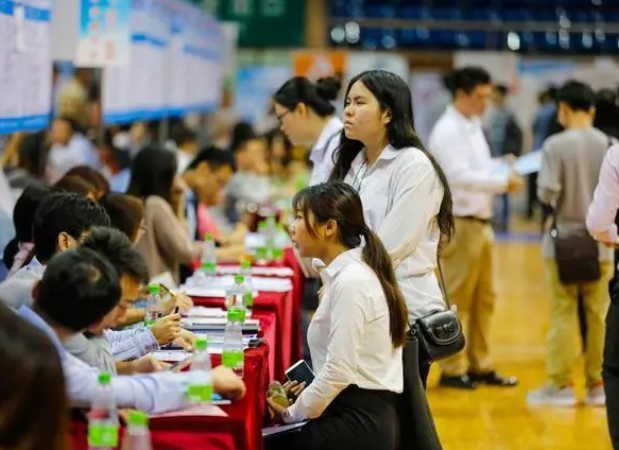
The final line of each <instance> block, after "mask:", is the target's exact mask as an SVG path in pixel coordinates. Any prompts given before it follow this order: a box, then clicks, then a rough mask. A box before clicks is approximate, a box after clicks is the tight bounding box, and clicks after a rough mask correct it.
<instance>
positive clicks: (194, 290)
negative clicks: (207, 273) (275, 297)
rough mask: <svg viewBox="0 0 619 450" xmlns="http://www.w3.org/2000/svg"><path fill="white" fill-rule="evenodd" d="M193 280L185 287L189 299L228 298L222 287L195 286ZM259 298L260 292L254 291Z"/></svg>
mask: <svg viewBox="0 0 619 450" xmlns="http://www.w3.org/2000/svg"><path fill="white" fill-rule="evenodd" d="M190 280H191V278H190V279H189V280H187V284H186V285H185V286H184V287H183V289H182V290H183V292H184V293H185V294H186V295H188V296H189V297H204V298H226V288H224V287H221V286H219V287H218V286H216V285H215V287H211V284H210V283H209V285H207V286H193V284H192V283H191V281H190ZM257 296H258V291H256V290H254V297H257Z"/></svg>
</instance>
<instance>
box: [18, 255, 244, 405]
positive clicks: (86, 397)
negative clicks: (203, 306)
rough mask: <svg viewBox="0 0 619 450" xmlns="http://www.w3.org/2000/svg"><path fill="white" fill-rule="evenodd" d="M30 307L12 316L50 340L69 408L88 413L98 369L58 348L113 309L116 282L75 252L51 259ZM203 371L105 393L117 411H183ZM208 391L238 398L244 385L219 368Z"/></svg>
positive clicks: (102, 262)
mask: <svg viewBox="0 0 619 450" xmlns="http://www.w3.org/2000/svg"><path fill="white" fill-rule="evenodd" d="M32 296H33V298H34V303H33V305H32V307H30V306H27V305H24V306H22V307H21V308H20V309H19V311H18V315H19V316H20V317H21V318H22V319H25V320H26V321H28V322H30V323H31V324H32V325H34V326H36V327H37V328H39V329H40V330H42V331H43V332H45V334H46V335H47V336H48V337H49V338H50V339H51V340H52V342H53V343H54V346H55V347H56V349H57V351H58V352H59V354H60V357H61V360H62V366H63V373H64V377H65V381H66V387H67V393H68V397H69V403H70V406H72V407H89V405H90V404H91V403H92V401H93V399H94V398H95V396H96V393H97V392H98V375H99V369H97V368H94V367H90V366H88V365H87V364H86V363H84V362H82V361H80V360H79V359H78V358H76V357H74V356H73V355H71V354H70V353H68V352H67V351H66V350H65V349H64V347H63V345H62V342H63V341H64V340H66V339H67V338H68V337H69V336H72V335H74V334H75V333H82V332H84V331H85V330H86V329H87V328H88V327H92V326H94V325H95V324H97V323H98V322H100V321H101V320H103V319H104V317H105V316H106V315H107V314H108V313H109V312H110V311H111V310H112V309H113V308H114V307H115V306H116V305H117V304H118V302H119V301H120V297H121V287H120V280H119V279H118V276H117V274H116V271H115V270H114V268H113V267H112V266H111V265H110V263H109V262H108V261H107V260H106V259H105V258H104V257H102V256H100V255H99V254H97V253H95V252H93V251H92V250H90V249H87V248H82V247H77V248H73V249H70V250H67V251H65V252H62V253H59V254H57V255H55V256H54V257H53V258H52V259H51V260H50V261H49V263H48V267H47V270H46V271H45V273H44V275H43V278H42V280H41V281H38V282H37V283H36V284H35V286H34V289H33V292H32ZM207 380H208V378H207V374H206V373H205V372H203V371H191V372H186V373H173V372H169V371H164V372H157V373H153V374H139V375H129V376H123V375H120V376H117V377H114V378H113V379H112V382H111V390H112V391H113V393H114V396H115V398H116V401H117V404H118V407H119V408H137V409H140V410H142V411H145V412H147V413H149V414H153V413H162V412H166V411H172V410H177V409H182V408H185V407H187V406H188V402H187V388H188V386H190V385H193V384H202V383H205V382H207ZM211 382H212V385H213V390H214V391H215V392H217V393H219V394H220V395H222V396H224V397H229V398H239V397H242V396H243V395H244V394H245V385H244V383H243V381H242V380H241V379H240V378H238V377H237V376H236V375H234V373H233V372H232V371H230V370H229V369H227V368H224V367H222V366H219V367H216V368H214V369H213V370H212V371H211Z"/></svg>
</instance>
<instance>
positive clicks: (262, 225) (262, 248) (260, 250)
mask: <svg viewBox="0 0 619 450" xmlns="http://www.w3.org/2000/svg"><path fill="white" fill-rule="evenodd" d="M258 234H259V235H260V241H261V242H260V245H259V246H258V247H256V259H257V262H258V264H266V263H267V262H268V257H267V256H268V255H267V253H268V246H267V242H268V237H267V223H266V221H264V220H263V221H261V222H259V223H258Z"/></svg>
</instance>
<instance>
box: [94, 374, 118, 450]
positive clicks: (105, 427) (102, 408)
mask: <svg viewBox="0 0 619 450" xmlns="http://www.w3.org/2000/svg"><path fill="white" fill-rule="evenodd" d="M98 381H99V386H98V387H97V390H96V392H95V395H94V397H93V400H92V404H91V406H90V414H89V416H88V448H89V449H91V450H95V449H96V450H112V449H115V448H116V447H117V446H118V428H119V423H118V410H117V408H116V399H115V397H114V392H113V391H112V386H111V383H112V375H111V374H110V373H109V372H102V373H100V374H99V378H98Z"/></svg>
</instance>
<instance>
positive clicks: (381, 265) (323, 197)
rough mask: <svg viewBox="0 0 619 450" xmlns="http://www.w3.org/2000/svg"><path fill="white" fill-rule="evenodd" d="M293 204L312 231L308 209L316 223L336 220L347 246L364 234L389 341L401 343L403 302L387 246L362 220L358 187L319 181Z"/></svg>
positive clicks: (404, 327) (405, 321) (405, 322)
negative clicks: (386, 310)
mask: <svg viewBox="0 0 619 450" xmlns="http://www.w3.org/2000/svg"><path fill="white" fill-rule="evenodd" d="M292 204H293V208H294V210H295V211H302V212H303V216H304V220H305V226H306V228H307V229H308V231H309V232H310V234H312V235H315V231H314V229H313V228H312V226H311V224H310V222H309V212H310V211H311V212H312V214H313V215H314V219H315V221H316V222H317V223H326V222H327V221H329V220H334V221H335V222H337V229H338V238H339V240H340V242H341V243H342V244H343V245H344V246H345V247H346V248H349V249H350V248H355V247H359V246H360V245H361V243H362V240H361V237H363V239H364V240H365V246H364V247H363V260H364V261H365V263H366V264H367V265H368V266H369V267H370V268H371V269H372V270H373V271H374V273H376V276H377V277H378V280H379V281H380V285H381V286H382V288H383V292H384V294H385V298H386V299H387V306H388V307H389V328H390V330H389V332H390V335H391V342H392V343H393V347H394V348H398V347H401V346H402V345H404V342H405V339H406V331H407V326H408V311H407V308H406V302H405V300H404V296H403V295H402V292H401V291H400V288H399V286H398V282H397V280H396V277H395V271H394V269H393V265H392V263H391V258H390V257H389V253H387V249H385V247H384V245H383V244H382V242H381V240H380V239H379V237H378V236H377V235H376V234H375V233H374V232H373V231H372V230H370V228H369V227H368V226H367V224H366V223H365V219H364V217H363V206H362V205H361V198H359V194H357V191H355V189H353V188H352V187H351V186H349V185H348V184H345V183H342V182H339V181H336V182H330V183H322V184H317V185H315V186H310V187H307V188H305V189H303V190H301V191H299V192H298V193H297V194H296V195H295V196H294V198H293V200H292Z"/></svg>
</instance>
